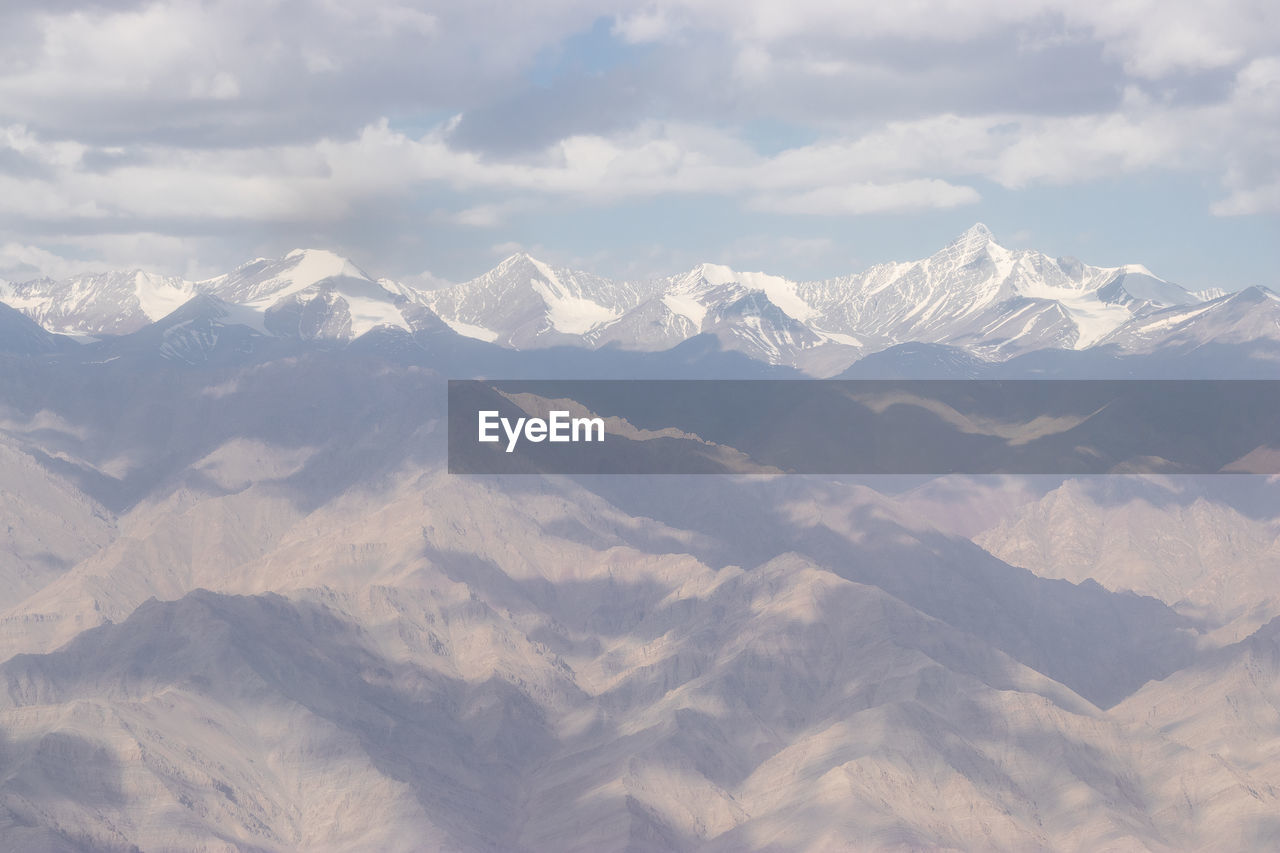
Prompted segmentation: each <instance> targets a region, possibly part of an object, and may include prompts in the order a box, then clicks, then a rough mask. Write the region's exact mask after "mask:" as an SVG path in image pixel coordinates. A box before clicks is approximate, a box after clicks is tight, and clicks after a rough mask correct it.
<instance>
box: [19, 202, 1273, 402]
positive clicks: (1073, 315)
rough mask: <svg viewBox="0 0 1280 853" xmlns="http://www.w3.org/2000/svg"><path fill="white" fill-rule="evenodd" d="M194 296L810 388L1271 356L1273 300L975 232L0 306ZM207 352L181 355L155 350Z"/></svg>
mask: <svg viewBox="0 0 1280 853" xmlns="http://www.w3.org/2000/svg"><path fill="white" fill-rule="evenodd" d="M196 296H206V297H212V298H215V299H217V300H218V301H219V303H220V304H221V305H223V306H224V308H223V309H219V310H220V311H222V314H220V315H219V317H218V318H217V322H218V323H220V324H221V325H223V326H226V325H243V326H244V327H245V328H247V329H249V330H251V331H252V332H254V333H256V334H258V335H263V336H268V337H276V338H282V339H288V340H294V341H334V342H348V341H351V340H354V339H356V338H359V337H360V336H362V335H364V334H365V333H367V332H369V331H372V330H374V329H383V330H388V329H392V330H401V331H403V332H405V333H416V332H421V331H425V330H433V333H440V332H444V333H445V334H446V335H448V336H461V337H463V338H469V339H472V341H474V342H478V343H480V344H487V345H490V346H492V347H500V348H503V349H506V350H523V351H528V350H533V349H539V348H548V347H557V346H559V347H564V346H570V347H580V348H585V349H591V350H599V349H605V348H608V349H612V350H623V351H631V352H640V353H644V352H661V351H668V350H671V349H672V348H674V347H677V346H678V345H681V344H683V343H685V342H686V341H690V340H691V339H693V338H695V337H699V336H705V338H706V340H708V341H711V342H713V345H714V346H716V347H718V348H719V349H720V350H721V351H726V352H729V353H737V354H741V355H743V356H746V357H748V358H750V359H753V360H755V361H758V362H762V363H764V364H767V365H771V366H782V367H787V368H795V369H799V370H800V371H802V372H804V373H806V374H809V375H813V376H835V375H839V374H841V373H842V372H843V371H845V370H846V369H848V368H850V366H851V365H852V364H854V363H855V362H857V361H860V360H861V359H864V358H867V357H868V356H875V355H876V354H878V353H882V352H884V351H886V350H890V351H896V350H897V348H899V347H901V346H903V345H911V346H916V347H920V346H933V347H945V348H948V349H951V350H954V351H955V352H956V353H958V354H960V356H963V358H964V359H977V360H978V361H977V362H976V363H977V364H979V365H983V364H986V365H990V364H995V363H1002V362H1007V361H1010V360H1011V359H1016V358H1018V357H1020V356H1025V355H1028V354H1034V353H1051V352H1072V351H1084V350H1094V351H1098V352H1104V351H1105V352H1108V353H1111V354H1112V355H1113V356H1119V355H1133V354H1147V353H1152V352H1156V351H1163V350H1164V349H1167V348H1170V347H1172V348H1175V349H1180V350H1187V349H1188V348H1194V347H1196V346H1199V345H1201V344H1204V343H1207V342H1210V341H1212V342H1214V343H1215V344H1218V345H1223V344H1243V343H1248V342H1251V341H1255V340H1259V339H1262V340H1266V341H1268V342H1269V343H1268V346H1272V345H1274V346H1275V347H1280V297H1277V296H1276V294H1274V293H1272V292H1271V291H1268V290H1265V289H1263V288H1251V289H1249V290H1245V291H1242V292H1240V293H1233V294H1222V293H1220V292H1213V291H1202V292H1196V293H1192V292H1190V291H1188V290H1186V289H1184V288H1182V287H1180V286H1178V285H1176V284H1173V283H1171V282H1168V281H1165V280H1163V279H1161V278H1159V277H1157V276H1155V275H1154V274H1152V273H1151V272H1150V271H1149V270H1147V269H1146V268H1145V267H1143V266H1140V265H1136V264H1130V265H1125V266H1120V267H1095V266H1090V265H1088V264H1084V263H1081V262H1080V261H1076V260H1073V259H1068V258H1056V259H1055V258H1050V257H1048V256H1047V255H1044V254H1042V253H1040V252H1036V251H1034V250H1029V249H1018V250H1011V249H1007V248H1005V247H1003V246H1001V245H1000V244H999V243H998V242H997V241H996V240H995V238H994V237H993V235H992V234H991V232H990V231H989V230H988V229H987V228H986V227H985V226H983V225H975V226H973V227H972V228H970V229H969V230H967V231H966V232H964V233H963V234H962V235H960V236H959V237H958V238H957V239H955V240H953V241H952V242H951V243H950V244H948V245H947V246H945V247H944V248H943V249H941V250H940V251H938V252H936V253H935V254H933V255H931V256H930V257H928V258H924V259H921V260H918V261H912V262H906V263H890V264H881V265H879V266H875V267H872V268H871V269H869V270H866V271H865V272H861V273H857V274H854V275H849V276H843V277H839V278H833V279H827V280H824V281H810V282H795V281H790V280H788V279H786V278H782V277H780V276H774V275H769V274H766V273H761V272H742V271H737V270H733V269H731V268H729V267H726V266H722V265H718V264H710V263H705V264H700V265H699V266H697V267H695V268H694V269H692V270H690V271H688V272H685V273H681V274H679V275H674V276H668V277H665V278H656V279H646V280H627V281H618V280H611V279H606V278H603V277H600V276H597V275H593V274H591V273H586V272H581V271H576V270H571V269H565V268H561V267H553V266H551V265H549V264H546V263H544V262H542V261H539V260H537V259H535V258H532V257H530V256H529V255H527V254H517V255H513V256H511V257H509V258H507V259H506V260H504V261H503V262H502V263H500V264H499V265H498V266H497V267H495V268H494V269H493V270H491V271H489V272H488V273H485V274H484V275H482V276H480V277H479V278H476V279H473V280H471V281H467V282H464V283H461V284H457V285H453V286H449V287H444V288H441V289H436V290H422V289H419V288H416V287H413V286H411V285H409V284H405V283H401V282H396V281H392V280H389V279H377V280H375V279H374V278H373V277H372V276H370V275H369V274H368V273H366V272H365V271H364V270H362V269H360V268H359V267H358V266H356V265H355V264H354V263H352V262H351V261H349V260H347V259H346V258H343V257H341V256H339V255H336V254H334V253H332V252H328V251H323V250H318V249H305V250H304V249H298V250H295V251H292V252H290V253H289V254H287V255H286V256H284V257H283V258H279V259H274V260H270V259H257V260H254V261H251V262H249V263H246V264H244V265H242V266H240V267H238V268H237V269H235V270H234V271H232V272H230V273H227V274H225V275H221V276H218V277H215V278H211V279H207V280H205V281H199V282H186V281H182V280H180V279H174V278H163V277H160V276H153V275H149V274H146V273H139V272H135V273H107V274H102V275H94V276H83V277H79V278H75V279H69V280H66V281H52V280H49V279H39V280H36V281H31V282H26V283H23V284H3V283H0V302H2V303H5V304H8V305H10V306H11V307H13V308H15V309H17V310H19V311H21V312H22V313H23V314H25V315H26V316H27V317H30V318H31V319H33V320H35V321H36V322H37V323H40V324H41V325H42V326H43V327H44V328H46V329H47V330H49V331H54V332H70V333H75V334H78V335H94V336H104V335H120V334H128V333H133V332H137V331H139V330H140V329H142V328H144V327H145V326H147V325H148V324H151V323H155V322H157V321H159V320H160V319H162V318H164V317H166V316H168V315H170V314H172V313H173V312H174V311H175V310H177V309H178V308H179V307H180V306H182V305H183V304H184V303H186V302H187V301H188V300H190V299H192V298H194V297H196ZM205 308H206V309H207V308H208V305H207V304H206V305H205ZM233 308H234V309H236V310H234V311H233V310H232V309H233ZM170 325H171V326H172V325H173V324H170ZM182 328H186V329H187V330H188V331H190V329H191V328H192V327H190V326H189V325H188V326H185V327H182ZM174 333H175V334H182V332H180V331H176V332H174ZM237 334H243V333H237ZM437 336H438V335H437ZM207 344H208V341H205V343H199V342H198V341H196V340H195V339H189V340H187V341H185V342H183V343H179V344H175V345H174V346H173V347H171V348H170V349H169V350H168V352H169V354H170V355H173V354H175V353H177V352H179V351H187V352H188V354H189V355H190V353H192V352H195V351H196V350H203V349H205V348H207ZM938 352H942V351H941V350H939V351H938ZM957 357H959V356H957ZM948 358H949V359H950V360H951V361H955V360H956V357H950V356H949V357H948ZM917 367H919V366H917ZM913 370H916V367H911V368H909V369H908V372H911V371H913ZM862 372H865V371H862Z"/></svg>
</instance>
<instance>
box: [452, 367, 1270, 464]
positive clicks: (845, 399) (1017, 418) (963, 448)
mask: <svg viewBox="0 0 1280 853" xmlns="http://www.w3.org/2000/svg"><path fill="white" fill-rule="evenodd" d="M449 470H450V471H451V472H453V473H457V474H536V473H547V474H749V473H773V474H778V473H786V474H938V475H940V474H996V473H1003V474H1061V475H1084V474H1142V473H1168V474H1220V473H1252V474H1276V473H1280V381H1268V380H1247V381H1212V380H1160V381H1150V380H1087V381H1085V380H1082V381H1074V380H1008V381H997V380H938V381H932V380H815V381H795V380H706V381H703V380H696V381H670V380H592V381H584V380H565V381H546V380H539V381H525V380H519V381H515V380H513V381H497V380H483V381H473V380H451V381H450V382H449Z"/></svg>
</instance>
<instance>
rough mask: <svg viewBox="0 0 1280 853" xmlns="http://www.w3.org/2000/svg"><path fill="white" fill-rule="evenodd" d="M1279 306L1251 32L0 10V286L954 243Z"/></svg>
mask: <svg viewBox="0 0 1280 853" xmlns="http://www.w3.org/2000/svg"><path fill="white" fill-rule="evenodd" d="M976 221H982V222H985V223H987V224H988V225H989V226H990V227H991V228H992V230H993V231H995V233H996V235H997V237H999V238H1000V239H1001V241H1002V242H1003V243H1005V244H1006V245H1011V246H1034V247H1036V248H1040V249H1043V250H1045V251H1048V252H1051V253H1054V254H1063V255H1074V256H1077V257H1080V258H1083V259H1084V260H1086V261H1090V262H1093V263H1101V264H1118V263H1123V262H1141V263H1146V264H1147V265H1148V266H1150V267H1151V268H1152V269H1153V270H1155V271H1156V272H1157V273H1158V274H1160V275H1163V276H1165V277H1167V278H1172V279H1174V280H1176V281H1180V282H1182V283H1184V284H1187V285H1191V286H1195V287H1204V286H1210V285H1217V286H1224V287H1228V288H1235V287H1239V286H1243V285H1246V284H1253V283H1260V284H1267V285H1270V286H1273V287H1280V275H1277V273H1276V270H1277V269H1280V4H1278V3H1276V2H1275V0H1225V2H1221V3H1215V4H1209V3H1205V2H1203V0H1119V2H1105V3H1103V2H1092V3H1089V2H1081V0H1025V2H1009V0H897V1H896V2H884V0H877V2H874V3H872V2H861V0H845V2H835V0H787V2H766V0H657V2H648V0H643V2H635V3H630V2H617V3H610V4H606V3H603V2H599V0H587V2H582V1H581V0H536V1H535V2H531V3H516V2H509V0H508V2H500V3H496V2H492V0H435V2H417V0H404V1H403V2H395V0H362V2H360V3H352V2H343V0H308V2H303V0H154V2H134V0H5V2H4V3H3V4H2V5H0V277H3V278H8V279H22V278H27V277H31V276H33V275H35V274H37V273H44V274H49V275H55V276H58V275H65V274H69V273H73V272H78V271H82V270H86V269H101V268H118V267H135V266H141V267H145V268H148V269H153V270H157V271H162V272H173V273H179V274H184V275H187V276H189V277H200V276H205V275H211V274H214V273H217V272H222V271H224V270H225V269H227V268H230V267H232V266H235V265H236V264H238V263H240V262H242V261H244V260H247V259H249V258H252V257H257V256H278V255H281V254H283V253H285V252H287V251H288V250H290V249H292V248H295V247H298V246H318V247H325V248H332V249H335V250H337V251H340V252H342V253H344V254H346V255H348V256H350V257H352V258H353V259H354V260H355V261H356V262H357V263H359V264H361V265H362V266H364V267H365V268H366V269H367V270H369V271H370V272H372V273H375V274H378V275H388V276H395V277H411V276H417V277H419V278H418V279H417V280H419V281H424V282H428V281H431V280H432V278H433V277H435V278H438V279H448V280H462V279H465V278H469V277H471V276H473V275H477V274H479V273H481V272H483V271H485V270H487V269H488V268H490V267H491V266H493V265H494V264H495V263H496V262H497V261H498V260H500V259H501V258H502V257H503V256H505V255H507V254H510V253H511V252H512V251H515V250H518V249H524V250H527V251H530V252H532V253H533V254H535V255H537V256H540V257H544V258H546V259H547V260H551V261H556V262H561V263H569V264H573V265H575V266H579V267H583V268H586V269H590V270H593V271H596V272H600V273H603V274H609V275H644V274H650V273H654V272H674V271H676V270H678V269H681V268H687V267H688V266H691V265H693V264H694V263H696V262H699V261H704V260H710V261H717V262H722V263H729V264H731V265H734V266H736V267H738V268H743V269H764V270H768V271H771V272H776V273H781V274H786V275H790V276H792V277H797V278H808V277H817V276H827V275H834V274H840V273H846V272H852V271H854V270H858V269H862V268H864V267H866V266H868V265H870V264H872V263H875V262H878V261H884V260H891V259H905V258H912V257H918V256H921V255H925V254H928V253H930V252H931V251H933V250H935V249H936V248H938V247H939V246H941V245H942V244H944V243H945V242H946V241H947V240H948V239H950V238H951V237H952V236H954V235H955V234H956V233H958V232H960V231H962V230H963V229H964V228H965V227H967V226H968V225H970V224H972V223H974V222H976Z"/></svg>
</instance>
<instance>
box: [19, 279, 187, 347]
mask: <svg viewBox="0 0 1280 853" xmlns="http://www.w3.org/2000/svg"><path fill="white" fill-rule="evenodd" d="M195 293H196V290H195V286H194V285H193V284H192V283H191V282H188V281H183V280H182V279H181V278H177V277H174V276H160V275H155V274H152V273H147V272H142V271H140V270H135V271H133V272H109V273H99V274H95V275H82V276H76V277H74V278H69V279H63V280H61V281H55V280H53V279H50V278H40V279H35V280H33V281H28V282H23V283H21V284H12V283H11V284H6V283H3V282H0V302H3V303H5V304H6V305H8V306H9V307H11V308H16V309H17V310H19V311H21V312H22V313H24V314H26V315H27V316H28V317H30V318H31V319H33V320H35V321H36V322H37V323H39V324H40V325H41V326H43V327H44V328H46V329H48V330H49V331H51V332H61V333H63V334H72V335H104V334H105V335H120V334H125V333H128V332H133V331H137V330H138V329H140V328H142V327H143V326H145V325H146V324H147V323H151V322H154V321H156V320H159V319H160V318H161V317H164V316H165V315H166V314H169V313H170V312H172V311H174V310H175V309H177V308H178V307H179V306H181V305H182V303H184V302H186V301H187V300H188V299H190V298H191V297H192V296H194V295H195Z"/></svg>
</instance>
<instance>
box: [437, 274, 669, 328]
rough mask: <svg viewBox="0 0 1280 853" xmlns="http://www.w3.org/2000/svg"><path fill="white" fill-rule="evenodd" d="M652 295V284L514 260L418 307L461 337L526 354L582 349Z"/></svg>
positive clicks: (441, 291)
mask: <svg viewBox="0 0 1280 853" xmlns="http://www.w3.org/2000/svg"><path fill="white" fill-rule="evenodd" d="M651 290H652V283H648V284H640V285H637V284H635V283H632V282H614V281H610V280H608V279H604V278H600V277H599V276H594V275H591V274H590V273H585V272H576V271H574V270H568V269H562V268H561V269H557V268H553V267H551V266H550V265H548V264H544V263H543V262H542V261H539V260H536V259H534V258H531V257H530V256H529V255H527V254H517V255H512V256H511V257H509V258H507V259H506V260H504V261H503V262H502V263H500V264H498V266H496V267H495V268H494V269H493V270H491V271H490V272H487V273H485V274H484V275H482V276H480V277H479V278H476V279H472V280H471V281H469V282H466V283H465V284H460V285H456V286H454V287H450V288H445V289H442V290H436V291H429V292H426V293H423V294H422V296H421V301H422V302H423V304H425V305H427V306H428V307H430V308H431V309H432V310H433V311H435V312H436V313H437V314H439V315H440V317H441V318H443V319H444V321H445V322H446V323H448V324H449V326H450V327H452V328H453V329H454V330H455V331H457V332H458V333H459V334H463V335H466V336H468V337H472V338H478V339H479V340H483V341H490V342H494V343H499V344H502V345H504V346H511V347H517V348H528V347H531V346H548V345H553V344H563V343H575V342H576V343H581V342H582V341H583V336H585V335H587V334H588V333H590V332H591V331H592V330H593V329H598V328H600V327H602V326H605V325H608V324H609V323H610V322H612V321H614V320H616V319H618V318H619V317H621V316H622V315H623V314H624V313H626V312H627V311H629V310H631V309H633V308H635V307H636V306H637V305H638V304H640V302H641V301H642V299H644V298H645V296H647V295H649V292H650V291H651Z"/></svg>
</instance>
